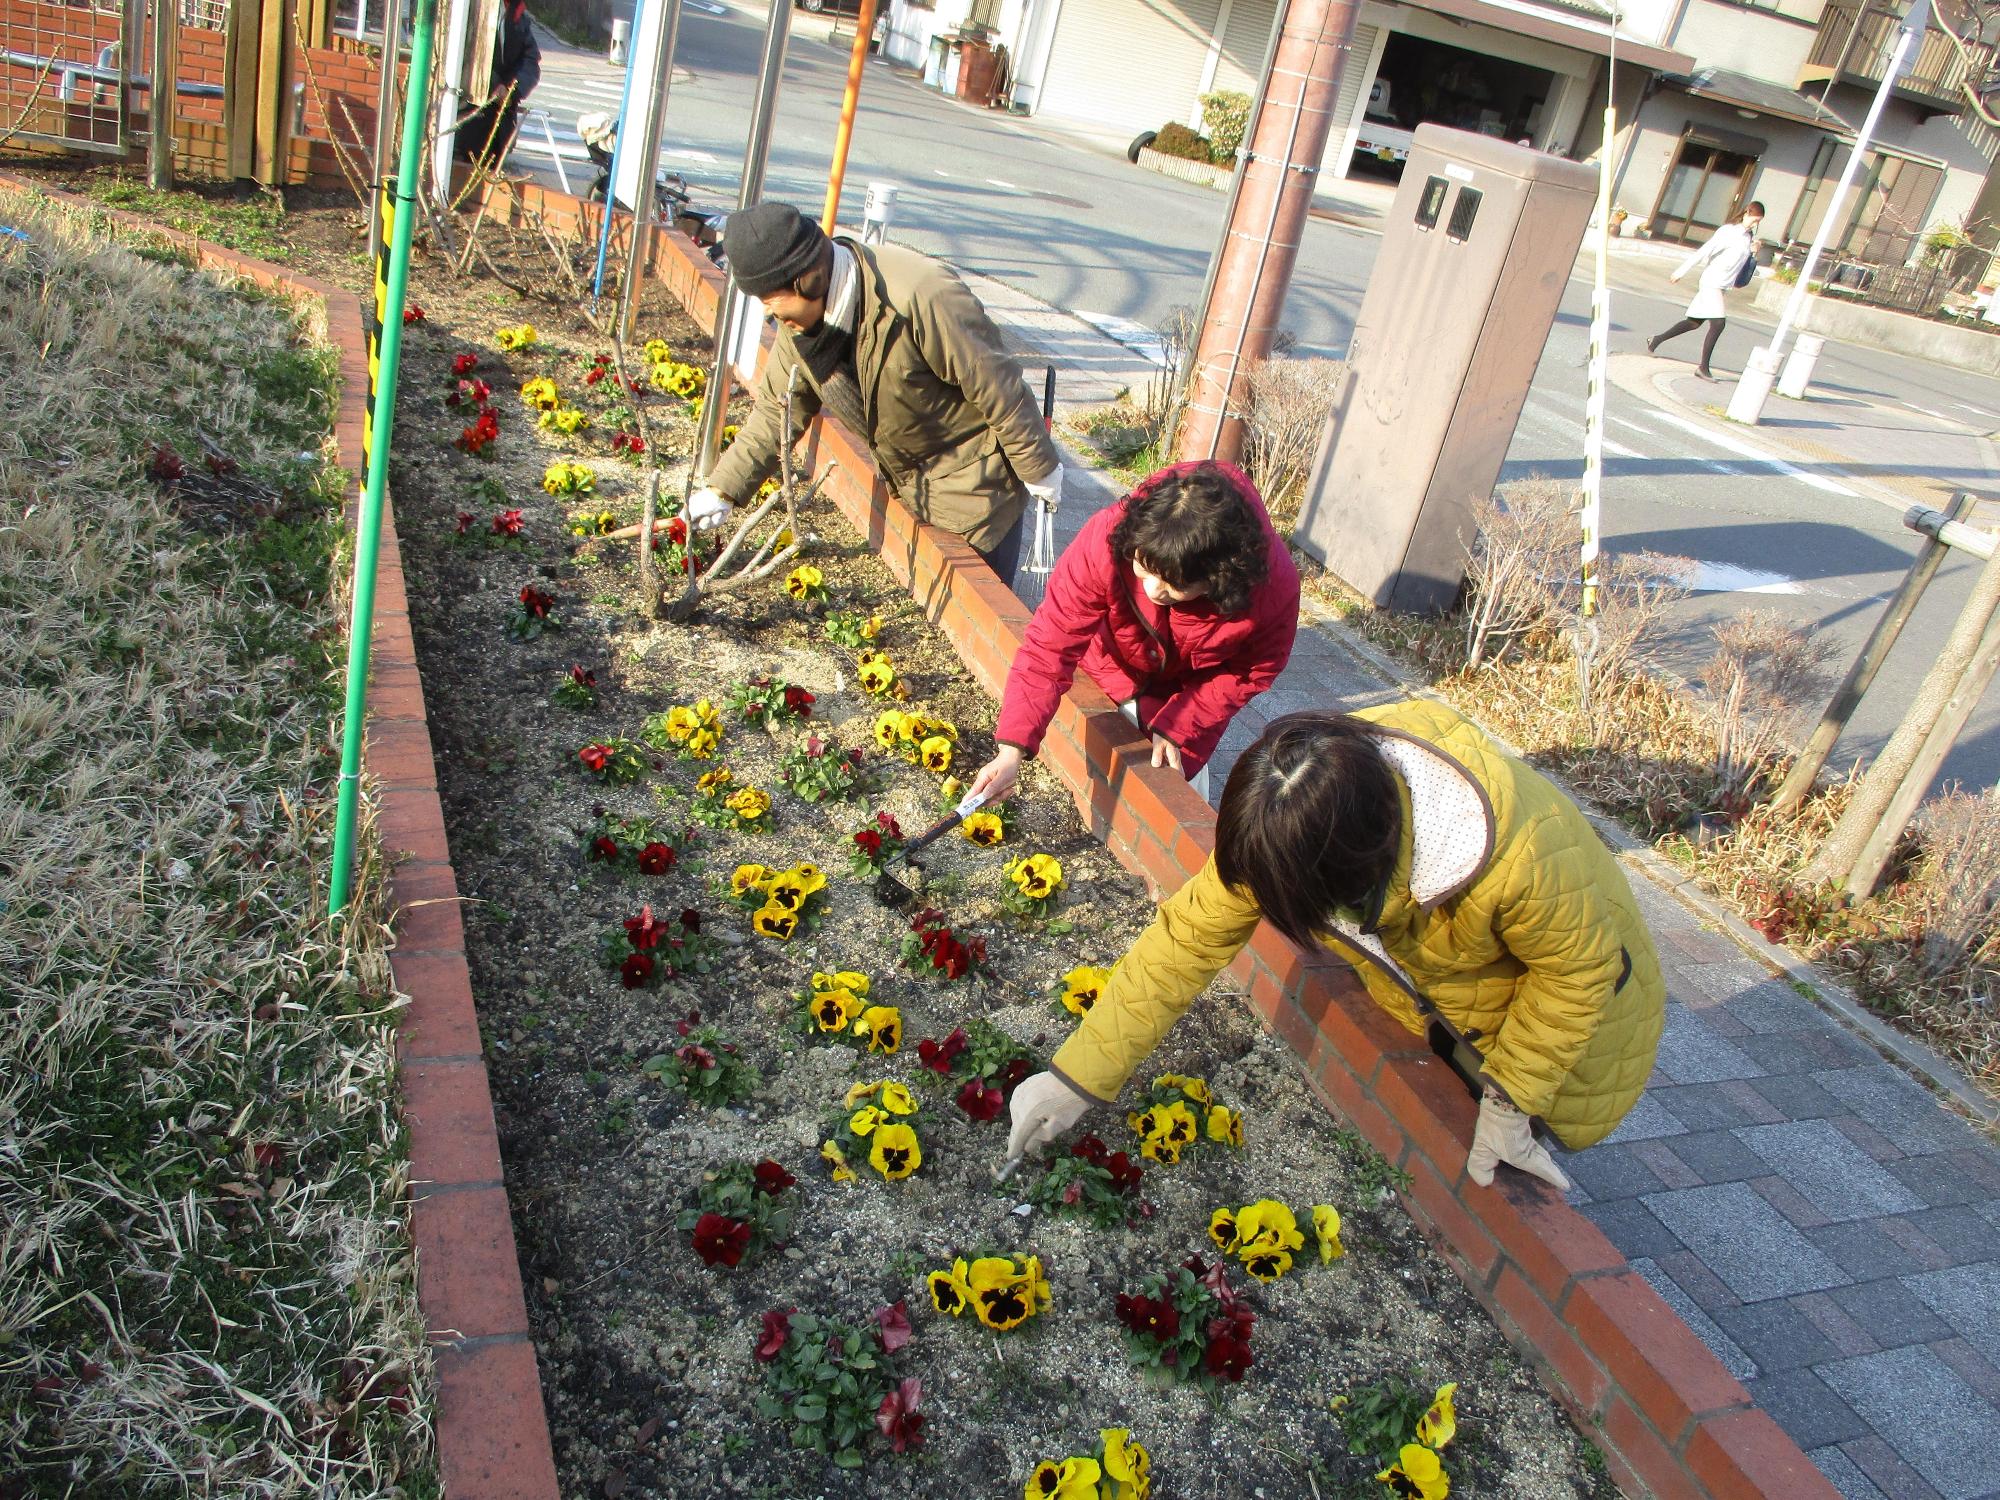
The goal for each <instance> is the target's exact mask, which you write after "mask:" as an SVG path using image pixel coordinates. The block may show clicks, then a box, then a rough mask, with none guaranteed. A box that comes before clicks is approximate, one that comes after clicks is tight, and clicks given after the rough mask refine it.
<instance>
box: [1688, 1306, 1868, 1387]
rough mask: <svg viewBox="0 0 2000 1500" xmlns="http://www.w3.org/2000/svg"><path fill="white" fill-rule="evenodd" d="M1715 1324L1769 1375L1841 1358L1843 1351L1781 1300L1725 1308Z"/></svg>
mask: <svg viewBox="0 0 2000 1500" xmlns="http://www.w3.org/2000/svg"><path fill="white" fill-rule="evenodd" d="M1715 1321H1716V1322H1717V1323H1719V1324H1720V1325H1721V1326H1722V1331H1723V1332H1724V1333H1726V1334H1728V1335H1729V1336H1730V1337H1731V1338H1733V1339H1734V1340H1736V1342H1737V1343H1738V1344H1740V1345H1742V1347H1743V1348H1745V1349H1747V1350H1750V1351H1752V1353H1751V1358H1752V1359H1754V1360H1756V1361H1757V1364H1758V1367H1759V1368H1760V1369H1761V1370H1763V1371H1764V1372H1765V1373H1766V1374H1769V1373H1773V1372H1775V1371H1778V1370H1796V1369H1798V1368H1799V1367H1800V1366H1802V1365H1816V1364H1820V1363H1823V1362H1824V1361H1826V1360H1829V1359H1838V1358H1839V1357H1840V1350H1839V1349H1837V1348H1836V1347H1835V1346H1834V1342H1833V1340H1832V1339H1830V1338H1828V1337H1827V1336H1826V1334H1825V1333H1824V1332H1823V1331H1822V1330H1821V1329H1820V1326H1819V1325H1818V1324H1817V1323H1815V1322H1813V1320H1812V1319H1811V1318H1808V1317H1807V1316H1806V1315H1805V1314H1804V1313H1802V1312H1800V1311H1799V1309H1798V1307H1797V1306H1796V1305H1794V1304H1793V1303H1792V1302H1790V1301H1788V1300H1786V1299H1785V1298H1782V1297H1780V1298H1774V1299H1772V1300H1771V1301H1769V1302H1746V1303H1745V1304H1743V1306H1741V1307H1726V1308H1723V1309H1722V1310H1721V1311H1720V1312H1718V1313H1716V1315H1715Z"/></svg>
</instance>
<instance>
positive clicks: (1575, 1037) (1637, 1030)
mask: <svg viewBox="0 0 2000 1500" xmlns="http://www.w3.org/2000/svg"><path fill="white" fill-rule="evenodd" d="M1260 919H1262V920H1267V921H1269V922H1270V923H1271V924H1272V925H1273V926H1275V927H1277V928H1278V929H1279V930H1280V931H1281V932H1283V933H1285V934H1286V936H1288V937H1290V938H1292V939H1293V940H1294V941H1295V942H1298V943H1301V944H1310V943H1315V942H1320V943H1325V944H1326V945H1327V946H1328V947H1330V948H1331V949H1333V950H1334V952H1336V953H1338V954H1339V955H1340V956H1341V957H1343V958H1345V959H1347V960H1348V962H1350V963H1351V964H1353V966H1354V967H1355V969H1356V970H1357V971H1358V972H1359V973H1360V976H1361V978H1362V981H1363V983H1364V984H1366V986H1367V987H1368V992H1369V994H1370V995H1372V996H1373V997H1374V999H1375V1001H1376V1003H1378V1004H1379V1005H1381V1006H1382V1008H1383V1009H1385V1010H1387V1011H1388V1012H1389V1013H1390V1014H1391V1015H1392V1016H1394V1017H1395V1018H1396V1019H1397V1020H1399V1021H1401V1022H1402V1023H1403V1025H1404V1026H1406V1027H1408V1028H1409V1029H1410V1030H1411V1031H1413V1032H1415V1033H1416V1034H1418V1035H1419V1036H1424V1035H1428V1036H1429V1037H1430V1038H1431V1039H1432V1042H1433V1045H1434V1046H1436V1047H1437V1048H1438V1050H1439V1051H1440V1052H1441V1053H1445V1054H1447V1055H1451V1056H1453V1057H1454V1058H1455V1060H1456V1065H1457V1066H1458V1068H1459V1070H1460V1072H1461V1073H1463V1074H1464V1075H1465V1076H1466V1077H1467V1080H1468V1082H1469V1083H1470V1084H1471V1085H1472V1086H1473V1087H1475V1088H1476V1089H1477V1090H1478V1091H1479V1093H1480V1107H1479V1123H1478V1126H1477V1129H1476V1131H1475V1134H1474V1137H1473V1145H1472V1151H1471V1155H1470V1157H1469V1159H1468V1167H1469V1169H1470V1172H1471V1175H1472V1177H1473V1180H1474V1181H1476V1182H1480V1183H1482V1184H1483V1183H1490V1182H1491V1181H1492V1179H1493V1168H1494V1166H1495V1165H1496V1164H1497V1163H1499V1162H1502V1161H1504V1162H1507V1163H1509V1164H1510V1165H1513V1166H1515V1167H1518V1168H1520V1169H1521V1170H1523V1171H1527V1172H1532V1173H1534V1174H1535V1175H1537V1176H1539V1177H1541V1178H1543V1179H1544V1180H1546V1181H1548V1182H1551V1183H1553V1184H1555V1185H1556V1186H1558V1187H1567V1186H1568V1185H1569V1184H1568V1181H1567V1179H1566V1178H1565V1177H1564V1176H1563V1173H1562V1171H1561V1169H1560V1168H1558V1167H1557V1166H1556V1164H1555V1162H1554V1161H1553V1160H1552V1159H1551V1158H1550V1156H1549V1154H1548V1152H1547V1151H1546V1150H1545V1149H1543V1147H1542V1146H1541V1145H1540V1143H1539V1142H1537V1141H1536V1140H1535V1139H1534V1136H1533V1132H1532V1124H1531V1122H1532V1121H1534V1120H1537V1119H1539V1120H1540V1121H1542V1122H1543V1123H1544V1124H1545V1125H1546V1126H1547V1128H1548V1130H1549V1131H1550V1132H1551V1133H1552V1134H1553V1135H1554V1136H1555V1138H1556V1139H1557V1140H1559V1141H1561V1142H1562V1143H1563V1144H1564V1145H1565V1146H1568V1147H1571V1148H1572V1149H1574V1148H1579V1147H1583V1146H1588V1145H1591V1144H1593V1143H1595V1142H1597V1141H1600V1140H1602V1139H1603V1138H1604V1137H1605V1136H1606V1135H1608V1134H1610V1132H1611V1131H1612V1129H1613V1128H1614V1127H1615V1126H1616V1125H1617V1124H1618V1122H1619V1120H1621V1119H1622V1118H1624V1116H1625V1114H1626V1112H1627V1111H1629V1110H1630V1109H1631V1108H1632V1106H1633V1105H1634V1104H1635V1103H1636V1102H1638V1098H1639V1095H1640V1093H1641V1092H1642V1091H1643V1090H1644V1088H1645V1085H1646V1078H1647V1076H1648V1075H1649V1074H1650V1073H1651V1072H1652V1068H1653V1054H1654V1052H1655V1050H1656V1049H1657V1047H1658V1045H1659V1040H1660V1027H1661V1024H1662V1021H1663V1018H1664V1007H1665V1000H1666V994H1665V987H1664V985H1663V984H1662V981H1661V978H1660V966H1659V960H1658V958H1657V957H1656V955H1655V954H1654V952H1653V943H1652V939H1651V937H1650V936H1649V935H1648V934H1647V931H1646V924H1645V922H1644V921H1643V920H1642V919H1641V917H1640V916H1639V911H1638V908H1637V907H1636V906H1635V905H1634V903H1633V900H1632V892H1631V888H1630V887H1629V886H1628V885H1627V884H1626V882H1625V874H1624V871H1622V870H1621V869H1620V868H1619V867H1618V863H1617V861H1616V860H1615V859H1613V858H1612V857H1611V854H1610V851H1608V850H1607V849H1606V848H1605V846H1604V844H1603V842H1602V841H1601V840H1600V839H1599V838H1598V836H1597V833H1596V831H1595V830H1594V829H1592V828H1591V826H1590V823H1589V822H1588V820H1586V819H1585V818H1584V816H1583V814H1582V813H1581V812H1580V811H1579V810H1578V809H1577V807H1576V804H1575V803H1573V802H1571V801H1570V800H1569V799H1568V798H1567V797H1565V796H1564V795H1563V794H1562V793H1561V792H1559V791H1558V790H1556V788H1555V787H1554V786H1553V785H1551V784H1550V782H1549V781H1548V780H1547V779H1546V778H1544V777H1542V776H1540V775H1538V774H1537V773H1536V772H1535V771H1533V770H1531V769H1530V768H1529V767H1528V766H1526V765H1524V764H1522V762H1521V761H1519V760H1518V759H1516V758H1515V757H1513V756H1511V755H1509V754H1507V753H1506V752H1504V751H1503V750H1501V749H1500V747H1499V746H1498V745H1496V744H1495V743H1494V742H1493V741H1492V740H1491V739H1490V738H1488V737H1487V735H1486V734H1485V733H1484V732H1483V731H1481V730H1480V729H1479V728H1478V727H1477V726H1476V725H1474V724H1472V723H1471V722H1470V721H1468V720H1466V719H1464V718H1462V717H1461V716H1460V715H1458V714H1456V713H1454V712H1452V711H1451V710H1450V709H1449V708H1446V707H1444V706H1442V705H1440V704H1435V703H1428V702H1407V703H1395V704H1388V705H1385V706H1383V707H1380V708H1374V709H1368V710H1364V711H1363V712H1361V713H1358V714H1354V715H1347V714H1338V713H1330V712H1329V713H1303V714H1292V715H1289V716H1287V717H1285V718H1282V719H1279V720H1277V721H1275V722H1274V723H1273V724H1272V725H1271V726H1270V727H1269V728H1268V729H1266V730H1265V731H1264V734H1263V736H1262V737H1261V738H1260V739H1259V740H1258V741H1257V743H1256V744H1255V745H1253V746H1251V747H1250V749H1249V750H1247V751H1245V752H1244V754H1243V756H1242V757H1241V758H1240V759H1239V760H1238V761H1237V763H1236V766H1235V768H1234V769H1233V770H1232V771H1231V772H1230V776H1229V785H1228V787H1227V789H1226V790H1225V791H1224V792H1223V794H1222V807H1221V811H1220V814H1219V818H1218V822H1217V827H1216V842H1215V854H1214V856H1213V857H1212V858H1211V859H1210V860H1209V861H1208V863H1207V864H1205V865H1204V866H1203V867H1202V869H1201V872H1200V873H1199V874H1198V875H1196V876H1195V878H1194V879H1193V880H1191V881H1189V882H1188V883H1187V885H1185V886H1183V887H1182V888H1181V889H1180V890H1179V891H1178V892H1176V893H1175V894H1174V895H1173V896H1171V897H1169V898H1168V899H1167V900H1166V901H1165V902H1163V903H1162V904H1161V906H1160V911H1159V915H1158V916H1157V917H1156V918H1155V919H1154V921H1153V923H1152V925H1151V926H1150V927H1148V928H1147V929H1146V931H1145V933H1144V934H1143V935H1142V936H1141V937H1140V938H1139V940H1138V942H1136V943H1134V944H1133V945H1132V948H1131V950H1130V951H1129V952H1127V953H1126V955H1125V957H1124V958H1123V959H1122V960H1121V961H1120V962H1119V964H1118V967H1117V970H1116V972H1115V973H1114V974H1113V975H1112V978H1111V980H1110V982H1109V983H1108V984H1107V985H1106V987H1105V990H1104V994H1103V995H1102V997H1101V998H1100V999H1099V1000H1098V1002H1097V1005H1096V1006H1095V1008H1093V1009H1092V1010H1091V1012H1090V1013H1089V1014H1088V1015H1087V1016H1085V1017H1084V1019H1083V1022H1082V1024H1080V1025H1079V1026H1078V1027H1077V1029H1076V1031H1075V1032H1074V1033H1073V1034H1072V1035H1071V1036H1070V1038H1069V1040H1068V1041H1067V1042H1065V1043H1064V1044H1063V1046H1062V1048H1061V1049H1060V1050H1059V1051H1058V1052H1057V1053H1056V1055H1055V1059H1054V1061H1053V1062H1052V1064H1051V1065H1050V1068H1049V1070H1048V1071H1047V1072H1046V1073H1042V1074H1039V1075H1037V1076H1035V1077H1033V1078H1030V1079H1028V1080H1026V1081H1025V1082H1023V1083H1022V1084H1021V1086H1020V1087H1019V1088H1018V1089H1016V1090H1015V1092H1014V1099H1013V1126H1014V1128H1013V1133H1012V1136H1011V1138H1010V1140H1009V1143H1008V1145H1009V1151H1010V1153H1011V1154H1014V1155H1020V1154H1022V1153H1023V1152H1025V1151H1027V1150H1028V1149H1030V1148H1032V1147H1034V1146H1038V1145H1041V1144H1044V1143H1046V1142H1047V1141H1049V1140H1052V1139H1053V1138H1054V1137H1055V1136H1057V1135H1059V1134H1061V1133H1062V1131H1064V1130H1067V1129H1068V1128H1069V1127H1070V1126H1072V1125H1074V1124H1076V1123H1077V1122H1078V1121H1079V1120H1080V1119H1081V1118H1082V1117H1083V1115H1084V1114H1085V1113H1086V1112H1087V1111H1088V1110H1089V1109H1090V1108H1091V1107H1092V1106H1093V1105H1096V1104H1108V1103H1110V1102H1111V1101H1112V1100H1114V1099H1116V1098H1117V1096H1118V1092H1119V1090H1120V1089H1121V1088H1123V1087H1124V1084H1125V1080H1126V1079H1127V1078H1128V1077H1130V1076H1131V1074H1132V1073H1133V1072H1134V1071H1136V1070H1137V1069H1138V1068H1139V1066H1140V1065H1141V1064H1142V1063H1143V1062H1144V1061H1145V1060H1146V1058H1147V1056H1148V1055H1149V1054H1151V1053H1152V1051H1153V1049H1154V1048H1155V1047H1157V1046H1158V1045H1159V1042H1160V1039H1161V1038H1162V1037H1163V1036H1165V1034H1166V1032H1167V1029H1168V1028H1169V1027H1171V1026H1172V1025H1173V1023H1174V1022H1175V1021H1176V1020H1178V1019H1179V1018H1180V1015H1181V1013H1182V1012H1183V1011H1185V1010H1186V1009H1187V1007H1188V1005H1189V1004H1190V1003H1191V1002H1192V1001H1193V999H1194V997H1195V996H1196V995H1198V994H1200V993H1201V991H1202V990H1203V989H1205V988H1206V987H1207V986H1208V982H1209V981H1210V980H1211V979H1213V978H1214V977H1215V975H1216V973H1217V972H1218V971H1219V970H1221V969H1222V968H1223V967H1225V966H1226V965H1227V964H1228V963H1229V962H1230V960H1231V959H1233V958H1234V957H1235V956H1236V954H1237V951H1238V950H1239V949H1241V948H1242V946H1243V945H1244V944H1245V943H1246V942H1248V941H1249V939H1250V934H1251V933H1252V932H1253V931H1254V930H1255V929H1256V926H1257V923H1258V921H1259V920H1260Z"/></svg>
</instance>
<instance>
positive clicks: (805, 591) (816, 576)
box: [785, 563, 826, 599]
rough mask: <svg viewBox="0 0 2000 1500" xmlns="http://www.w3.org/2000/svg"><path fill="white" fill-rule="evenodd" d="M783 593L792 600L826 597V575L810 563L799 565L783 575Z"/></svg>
mask: <svg viewBox="0 0 2000 1500" xmlns="http://www.w3.org/2000/svg"><path fill="white" fill-rule="evenodd" d="M785 592H786V593H788V594H790V595H791V596H792V597H793V598H794V599H823V598H825V597H826V574H824V573H822V572H820V570H819V569H818V568H815V567H814V566H813V565H812V564H811V563H800V564H799V565H798V566H797V567H796V568H794V569H792V571H791V572H789V573H787V574H786V575H785Z"/></svg>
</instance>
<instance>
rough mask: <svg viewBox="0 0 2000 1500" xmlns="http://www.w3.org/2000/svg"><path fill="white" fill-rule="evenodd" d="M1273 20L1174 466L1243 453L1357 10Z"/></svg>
mask: <svg viewBox="0 0 2000 1500" xmlns="http://www.w3.org/2000/svg"><path fill="white" fill-rule="evenodd" d="M1283 11H1284V21H1283V26H1284V31H1283V34H1282V35H1281V36H1280V38H1279V40H1278V50H1277V52H1276V54H1275V55H1274V56H1273V57H1272V61H1271V77H1272V84H1273V85H1274V87H1272V88H1267V90H1266V95H1265V99H1264V105H1263V108H1262V110H1261V111H1260V112H1259V113H1258V115H1257V117H1256V118H1254V119H1252V120H1251V121H1250V122H1249V125H1248V130H1247V133H1246V137H1245V139H1246V142H1247V144H1248V145H1249V148H1250V155H1249V157H1248V158H1247V159H1246V161H1245V162H1244V167H1243V174H1242V175H1243V186H1244V193H1243V196H1242V197H1241V198H1240V199H1239V200H1238V202H1237V205H1236V210H1235V213H1234V215H1233V216H1232V220H1231V222H1230V225H1229V229H1228V236H1227V239H1226V240H1225V242H1224V244H1223V247H1222V255H1221V258H1220V261H1219V263H1218V264H1217V266H1216V272H1215V288H1214V291H1213V293H1212V294H1211V295H1210V299H1209V309H1208V315H1207V317H1206V319H1205V320H1204V321H1203V323H1202V326H1201V328H1200V329H1199V331H1198V332H1197V333H1196V336H1195V338H1196V342H1195V353H1194V379H1193V382H1192V384H1191V387H1190V389H1189V392H1188V405H1187V415H1186V416H1185V417H1184V418H1183V420H1182V423H1181V432H1180V436H1179V439H1178V441H1177V442H1176V444H1175V450H1176V456H1177V457H1179V458H1182V459H1202V458H1213V459H1225V460H1234V459H1236V458H1238V457H1239V456H1240V455H1241V453H1242V451H1243V436H1244V427H1245V423H1244V420H1243V416H1242V400H1241V396H1242V389H1243V386H1244V384H1245V381H1246V378H1247V374H1246V372H1247V370H1248V368H1249V367H1250V366H1251V365H1254V364H1256V363H1257V362H1258V361H1259V360H1261V359H1263V358H1264V357H1265V356H1266V355H1268V354H1269V353H1270V348H1271V336H1272V334H1274V333H1275V332H1276V331H1277V325H1278V319H1279V317H1280V315H1281V314H1282V313H1283V311H1284V305H1285V293H1286V291H1287V289H1288V288H1289V287H1290V285H1291V279H1292V266H1293V264H1294V262H1295V261H1296V260H1297V258H1298V251H1299V244H1300V241H1301V240H1302V239H1303V237H1304V233H1305V221H1306V210H1307V208H1308V207H1310V205H1311V202H1312V189H1313V179H1314V178H1315V177H1317V176H1318V175H1319V169H1320V159H1321V158H1322V157H1323V156H1324V155H1325V154H1326V138H1327V134H1328V131H1329V129H1330V127H1331V125H1332V121H1333V109H1334V102H1335V100H1337V99H1338V98H1339V95H1340V78H1341V74H1342V73H1343V72H1344V71H1345V69H1346V66H1347V57H1348V52H1349V50H1350V49H1351V47H1352V45H1353V41H1354V20H1355V16H1356V15H1357V14H1358V13H1359V11H1360V6H1359V4H1358V3H1357V0H1285V4H1284V6H1283Z"/></svg>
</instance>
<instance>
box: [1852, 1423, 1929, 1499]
mask: <svg viewBox="0 0 2000 1500" xmlns="http://www.w3.org/2000/svg"><path fill="white" fill-rule="evenodd" d="M1840 1451H1841V1452H1842V1453H1845V1454H1846V1455H1847V1456H1848V1457H1849V1458H1850V1459H1852V1460H1853V1462H1854V1465H1855V1467H1856V1468H1858V1469H1860V1470H1861V1472H1862V1473H1863V1474H1865V1475H1867V1476H1868V1479H1869V1482H1870V1483H1872V1484H1873V1485H1875V1487H1876V1488H1877V1489H1879V1490H1881V1492H1882V1493H1883V1494H1884V1495H1886V1496H1888V1497H1889V1500H1940V1496H1939V1495H1938V1492H1937V1490H1936V1489H1935V1488H1934V1487H1933V1486H1932V1485H1931V1484H1930V1482H1929V1481H1928V1480H1926V1479H1925V1478H1924V1476H1923V1475H1921V1474H1919V1473H1918V1472H1917V1471H1916V1470H1915V1469H1913V1468H1911V1467H1910V1466H1909V1464H1907V1463H1905V1462H1904V1461H1903V1458H1902V1455H1900V1454H1899V1453H1897V1452H1896V1450H1895V1449H1894V1448H1892V1447H1890V1446H1889V1444H1888V1443H1887V1442H1885V1441H1884V1440H1883V1439H1882V1438H1881V1437H1880V1436H1872V1437H1865V1438H1858V1439H1856V1440H1855V1441H1854V1442H1851V1443H1842V1444H1841V1445H1840Z"/></svg>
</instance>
